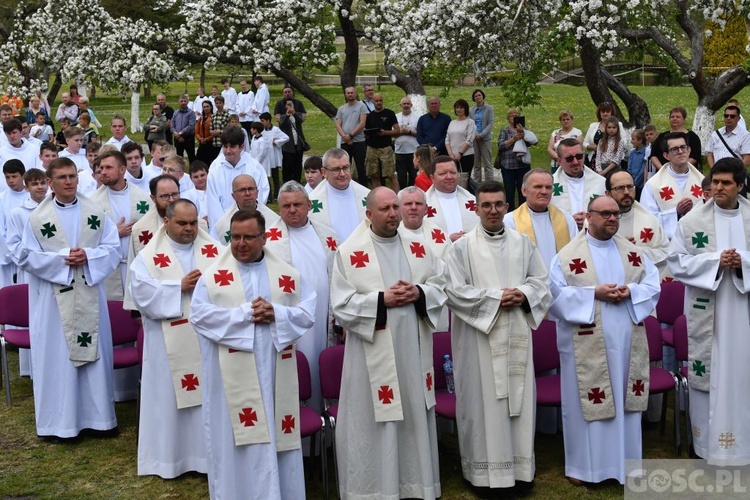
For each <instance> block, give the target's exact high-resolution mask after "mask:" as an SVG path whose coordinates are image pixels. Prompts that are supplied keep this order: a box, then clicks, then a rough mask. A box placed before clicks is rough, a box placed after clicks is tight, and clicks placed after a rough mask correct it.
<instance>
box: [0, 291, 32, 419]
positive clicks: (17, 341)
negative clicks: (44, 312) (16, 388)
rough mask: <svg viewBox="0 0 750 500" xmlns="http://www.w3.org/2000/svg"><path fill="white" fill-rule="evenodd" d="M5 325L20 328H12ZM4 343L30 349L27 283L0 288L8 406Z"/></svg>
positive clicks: (5, 359) (7, 395)
mask: <svg viewBox="0 0 750 500" xmlns="http://www.w3.org/2000/svg"><path fill="white" fill-rule="evenodd" d="M6 325H11V326H15V327H19V328H22V329H21V330H13V329H8V328H6ZM6 344H10V345H12V346H14V347H17V348H23V349H30V348H31V339H30V337H29V285H26V284H22V285H10V286H6V287H3V288H2V289H0V356H1V357H2V365H3V366H2V370H3V377H5V402H6V403H7V404H8V406H10V374H9V373H8V353H7V351H6Z"/></svg>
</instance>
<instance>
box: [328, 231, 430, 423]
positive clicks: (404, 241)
mask: <svg viewBox="0 0 750 500" xmlns="http://www.w3.org/2000/svg"><path fill="white" fill-rule="evenodd" d="M370 234H371V231H370V225H369V223H368V222H366V221H365V222H362V223H361V224H360V225H359V226H357V228H356V229H355V230H354V232H353V233H352V234H351V236H349V238H348V239H347V240H346V241H345V242H344V243H343V244H342V245H341V246H340V247H339V254H340V256H341V261H342V263H343V266H344V273H345V275H346V278H347V280H348V281H349V283H351V284H352V285H354V287H355V288H356V289H357V292H358V293H363V294H366V293H372V292H382V291H384V290H385V289H386V285H385V283H383V276H382V274H381V272H380V264H379V263H378V257H377V254H376V253H375V246H374V244H373V241H372V238H371V236H370ZM398 235H399V238H400V242H401V247H402V249H403V251H404V255H405V256H406V260H407V262H408V264H409V269H410V270H411V282H412V283H414V284H418V283H424V282H425V281H426V280H427V279H428V278H429V277H430V275H431V271H432V267H431V265H430V262H431V261H432V259H431V253H430V250H429V248H428V247H426V246H425V245H424V244H423V243H422V242H420V241H418V240H417V239H416V238H415V237H414V235H413V234H411V233H410V232H409V231H408V230H405V229H404V228H399V230H398ZM418 324H419V358H420V363H421V369H422V377H423V380H424V385H423V389H424V395H425V404H426V406H427V408H428V409H429V408H432V407H433V406H435V388H434V383H433V381H434V380H435V372H434V369H433V366H432V330H433V329H432V328H431V327H430V326H429V325H428V324H427V322H426V321H425V320H424V319H422V318H418ZM372 339H373V341H372V342H363V345H364V351H365V362H366V364H367V373H368V375H369V379H370V393H371V396H372V404H373V407H374V409H375V421H376V422H391V421H397V420H403V419H404V415H403V409H402V406H401V390H400V386H399V381H398V374H397V373H396V356H395V353H394V350H393V349H394V348H393V334H392V333H391V329H390V318H389V319H388V320H387V321H386V324H385V327H384V328H382V329H380V330H377V331H375V332H374V334H373V336H372Z"/></svg>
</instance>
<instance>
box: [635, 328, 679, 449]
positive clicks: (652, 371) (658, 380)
mask: <svg viewBox="0 0 750 500" xmlns="http://www.w3.org/2000/svg"><path fill="white" fill-rule="evenodd" d="M644 324H645V327H646V336H647V338H648V354H649V361H650V362H652V363H654V362H657V361H661V360H662V344H663V339H662V336H661V325H660V324H659V320H658V319H656V318H654V317H653V316H649V317H647V318H646V320H645V321H644ZM678 383H679V378H678V376H677V375H676V374H672V372H670V371H669V370H665V369H664V368H661V367H658V366H651V367H650V368H649V395H651V394H664V395H665V396H664V398H663V399H662V405H661V420H660V431H661V433H662V434H664V431H665V428H666V418H667V398H666V393H667V392H669V391H671V390H674V391H675V398H674V399H675V409H674V411H675V418H674V439H675V447H676V448H677V449H678V450H679V447H680V419H679V417H678V412H679V411H680V404H679V400H678V398H677V397H676V394H677V386H678Z"/></svg>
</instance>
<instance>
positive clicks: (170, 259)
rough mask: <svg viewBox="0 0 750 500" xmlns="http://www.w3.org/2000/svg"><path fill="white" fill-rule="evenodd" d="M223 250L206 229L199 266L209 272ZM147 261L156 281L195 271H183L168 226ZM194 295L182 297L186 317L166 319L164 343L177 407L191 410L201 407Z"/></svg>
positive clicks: (197, 247)
mask: <svg viewBox="0 0 750 500" xmlns="http://www.w3.org/2000/svg"><path fill="white" fill-rule="evenodd" d="M219 250H220V248H219V247H218V245H217V244H216V242H215V241H214V240H213V239H212V238H211V237H210V236H209V235H208V234H207V233H206V232H205V231H203V230H202V229H199V230H198V236H197V237H196V239H195V242H194V243H193V255H194V256H195V264H196V267H197V269H199V270H200V271H201V272H203V271H205V270H206V268H208V266H210V265H211V263H212V262H214V261H215V260H216V258H217V257H218V255H219ZM141 252H142V253H143V262H144V263H145V264H146V268H147V269H148V271H149V274H150V275H151V277H152V278H154V279H158V280H174V281H180V280H182V278H183V277H185V275H186V274H187V273H189V272H190V271H192V269H182V266H181V265H180V261H179V260H178V258H177V256H176V254H175V252H174V250H173V249H172V245H170V244H169V241H168V236H167V232H166V230H165V227H164V226H162V227H160V228H159V229H158V230H157V231H156V234H155V235H154V239H153V243H152V244H150V245H147V246H146V247H145V248H144V249H143V250H142V251H141ZM191 296H192V294H190V293H184V292H183V294H182V302H181V309H182V316H180V317H179V318H170V319H165V320H162V322H161V329H162V332H163V333H164V344H165V346H166V350H167V359H168V360H169V370H170V372H171V373H172V385H173V387H174V393H175V397H176V399H177V408H190V407H191V406H199V405H200V404H201V385H200V378H199V377H200V373H201V351H200V347H199V345H198V335H197V334H196V333H195V330H194V329H193V326H192V325H191V324H190V322H189V321H188V316H189V315H190V299H191Z"/></svg>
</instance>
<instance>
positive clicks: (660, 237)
mask: <svg viewBox="0 0 750 500" xmlns="http://www.w3.org/2000/svg"><path fill="white" fill-rule="evenodd" d="M628 218H632V224H633V229H632V232H631V233H630V234H625V233H624V232H622V229H623V226H625V225H626V223H625V222H626V220H627V219H628ZM617 234H619V235H620V236H623V237H625V238H627V237H628V236H630V237H632V238H633V239H635V245H636V246H638V247H641V248H642V250H643V253H645V254H646V255H647V256H648V257H649V259H651V261H652V262H653V263H654V265H655V266H656V268H657V269H658V270H659V279H660V280H661V281H662V282H664V281H673V280H674V278H673V277H672V275H671V273H670V272H669V267H668V266H667V261H666V258H667V248H666V247H664V246H662V242H663V241H668V240H665V238H664V230H663V229H662V227H661V225H660V224H659V219H657V218H656V217H655V216H654V214H652V213H651V212H649V211H648V210H646V209H645V208H644V207H643V205H641V204H640V203H638V202H637V201H633V207H632V208H631V209H630V212H629V213H627V214H623V216H622V219H621V220H620V230H619V231H618V232H617Z"/></svg>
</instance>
